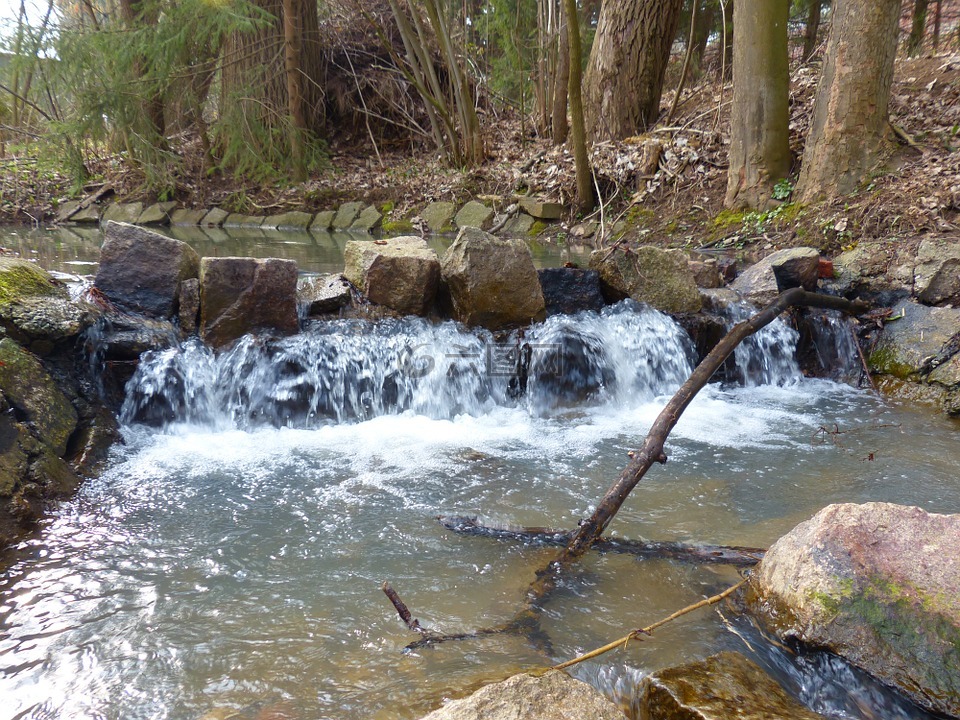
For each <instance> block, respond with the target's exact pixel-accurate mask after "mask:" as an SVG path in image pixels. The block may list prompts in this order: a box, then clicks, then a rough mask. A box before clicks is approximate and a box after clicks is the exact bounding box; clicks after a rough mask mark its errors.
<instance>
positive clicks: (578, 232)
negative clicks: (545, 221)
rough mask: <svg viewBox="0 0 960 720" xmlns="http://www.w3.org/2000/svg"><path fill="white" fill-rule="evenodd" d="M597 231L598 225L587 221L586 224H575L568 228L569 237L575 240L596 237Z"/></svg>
mask: <svg viewBox="0 0 960 720" xmlns="http://www.w3.org/2000/svg"><path fill="white" fill-rule="evenodd" d="M599 229H600V223H598V222H596V221H594V220H588V221H587V222H582V223H577V224H576V225H574V226H573V227H572V228H570V235H572V236H573V237H575V238H590V237H593V236H594V235H596V234H597V230H599Z"/></svg>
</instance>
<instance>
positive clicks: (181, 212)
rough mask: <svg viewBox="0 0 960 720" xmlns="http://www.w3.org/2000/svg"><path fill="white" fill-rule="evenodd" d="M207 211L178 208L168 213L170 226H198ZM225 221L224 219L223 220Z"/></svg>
mask: <svg viewBox="0 0 960 720" xmlns="http://www.w3.org/2000/svg"><path fill="white" fill-rule="evenodd" d="M209 212H210V211H209V210H187V209H185V208H178V209H176V210H174V211H173V212H171V213H170V224H171V225H199V224H200V221H201V220H203V218H204V217H206V216H207V213H209ZM224 219H226V218H224Z"/></svg>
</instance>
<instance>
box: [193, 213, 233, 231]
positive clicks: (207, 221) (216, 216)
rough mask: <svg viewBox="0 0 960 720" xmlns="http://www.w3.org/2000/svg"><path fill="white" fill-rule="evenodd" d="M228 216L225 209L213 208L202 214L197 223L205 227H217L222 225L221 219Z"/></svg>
mask: <svg viewBox="0 0 960 720" xmlns="http://www.w3.org/2000/svg"><path fill="white" fill-rule="evenodd" d="M229 216H230V213H228V212H227V211H226V210H223V209H221V208H213V209H212V210H211V211H210V212H208V213H207V214H206V215H204V216H203V217H202V218H201V219H200V222H199V223H198V225H200V227H205V228H218V227H223V221H224V220H226V219H227V218H228V217H229Z"/></svg>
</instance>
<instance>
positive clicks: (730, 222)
mask: <svg viewBox="0 0 960 720" xmlns="http://www.w3.org/2000/svg"><path fill="white" fill-rule="evenodd" d="M746 216H747V213H745V212H744V211H743V210H721V211H720V212H718V213H717V214H716V215H715V216H714V218H713V220H711V221H710V224H711V225H713V226H714V227H715V228H729V227H733V226H734V225H743V219H744V218H745V217H746Z"/></svg>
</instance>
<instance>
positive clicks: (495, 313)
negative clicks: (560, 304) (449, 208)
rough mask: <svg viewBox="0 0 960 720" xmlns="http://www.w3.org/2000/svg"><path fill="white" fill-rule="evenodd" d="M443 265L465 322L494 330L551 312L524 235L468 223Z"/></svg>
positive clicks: (456, 309) (457, 314) (456, 310)
mask: <svg viewBox="0 0 960 720" xmlns="http://www.w3.org/2000/svg"><path fill="white" fill-rule="evenodd" d="M440 269H441V274H442V276H443V280H444V281H445V282H446V284H447V287H448V288H449V290H450V297H451V300H452V302H453V311H454V316H455V317H456V318H457V319H458V320H460V321H461V322H464V323H467V324H468V325H482V326H484V327H487V328H490V329H491V330H495V329H499V328H502V327H507V326H511V325H523V324H527V323H529V322H531V321H534V320H542V319H543V318H544V317H545V316H546V306H545V303H544V299H543V291H542V290H541V288H540V280H539V277H538V276H537V270H536V268H535V267H534V265H533V256H532V255H531V254H530V248H528V247H527V245H526V243H524V242H523V241H522V240H512V239H507V238H497V237H494V236H493V235H490V234H489V233H486V232H483V231H482V230H478V229H477V228H472V227H466V228H464V229H463V230H461V231H460V233H459V234H458V235H457V238H456V240H454V241H453V244H452V245H451V246H450V247H449V248H447V251H446V252H445V253H444V254H443V258H442V259H441V261H440Z"/></svg>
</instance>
